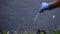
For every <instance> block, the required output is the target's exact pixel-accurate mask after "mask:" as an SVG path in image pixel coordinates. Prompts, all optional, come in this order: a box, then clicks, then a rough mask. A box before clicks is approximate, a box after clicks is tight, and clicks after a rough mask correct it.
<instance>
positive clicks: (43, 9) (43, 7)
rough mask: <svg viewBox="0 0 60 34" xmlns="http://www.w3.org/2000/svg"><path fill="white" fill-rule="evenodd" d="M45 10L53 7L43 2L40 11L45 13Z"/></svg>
mask: <svg viewBox="0 0 60 34" xmlns="http://www.w3.org/2000/svg"><path fill="white" fill-rule="evenodd" d="M45 10H51V8H50V7H49V6H48V3H46V2H44V3H42V4H41V6H40V9H39V13H43V12H44V11H45Z"/></svg>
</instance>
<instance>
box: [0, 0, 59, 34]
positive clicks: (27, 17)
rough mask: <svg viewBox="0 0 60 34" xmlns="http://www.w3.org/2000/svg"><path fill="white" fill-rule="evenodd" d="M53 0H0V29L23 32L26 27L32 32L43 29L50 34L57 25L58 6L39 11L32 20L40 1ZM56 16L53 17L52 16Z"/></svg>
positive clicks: (47, 0) (49, 0)
mask: <svg viewBox="0 0 60 34" xmlns="http://www.w3.org/2000/svg"><path fill="white" fill-rule="evenodd" d="M51 1H53V0H0V30H2V31H18V32H23V31H25V30H27V29H29V30H31V31H32V32H34V31H37V29H43V30H45V31H46V32H47V34H51V31H52V30H53V29H56V28H57V27H58V26H59V24H60V23H59V22H60V8H56V9H53V10H50V11H45V12H44V13H41V14H40V15H39V16H38V18H37V20H36V21H34V18H35V16H36V14H37V13H38V11H39V8H40V5H41V3H42V2H47V3H49V2H51ZM53 15H55V16H56V17H55V18H54V19H53V18H52V16H53Z"/></svg>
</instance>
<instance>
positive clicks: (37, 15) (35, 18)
mask: <svg viewBox="0 0 60 34" xmlns="http://www.w3.org/2000/svg"><path fill="white" fill-rule="evenodd" d="M38 16H39V12H38V13H37V15H36V16H35V18H34V21H36V20H37V18H38Z"/></svg>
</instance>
